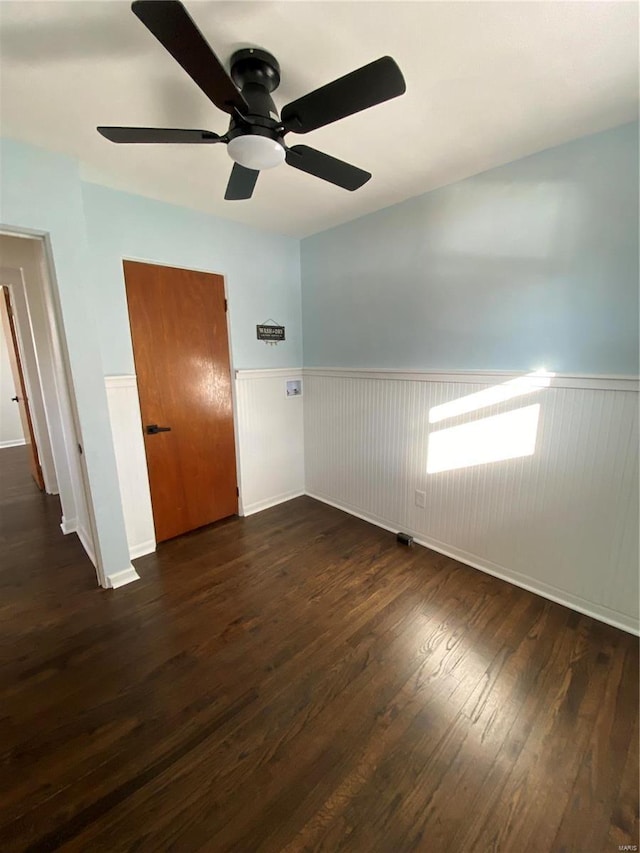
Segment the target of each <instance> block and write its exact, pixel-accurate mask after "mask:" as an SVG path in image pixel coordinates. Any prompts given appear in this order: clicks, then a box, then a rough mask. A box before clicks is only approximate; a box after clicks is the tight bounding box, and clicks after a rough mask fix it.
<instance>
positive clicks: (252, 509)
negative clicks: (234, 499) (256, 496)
mask: <svg viewBox="0 0 640 853" xmlns="http://www.w3.org/2000/svg"><path fill="white" fill-rule="evenodd" d="M304 494H305V493H304V491H300V490H295V491H293V492H284V493H283V494H281V495H276V496H275V497H273V498H268V499H267V500H264V501H256V502H255V503H252V504H248V505H247V506H243V507H242V514H243V515H253V514H254V513H256V512H262V510H263V509H269V507H272V506H277V505H278V504H282V503H284V502H285V501H291V500H293V498H299V497H302V495H304Z"/></svg>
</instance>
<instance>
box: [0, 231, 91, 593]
mask: <svg viewBox="0 0 640 853" xmlns="http://www.w3.org/2000/svg"><path fill="white" fill-rule="evenodd" d="M0 236H6V237H14V238H23V239H25V240H31V241H36V240H37V241H38V243H39V246H40V253H41V254H40V259H39V260H40V262H41V263H40V272H41V284H42V287H41V288H38V289H37V296H36V299H37V300H38V301H39V303H40V304H39V306H38V307H39V308H40V310H41V311H42V312H43V314H44V317H45V328H44V329H43V330H41V333H40V335H39V336H38V337H36V335H35V333H34V329H33V326H32V322H31V317H30V311H32V310H33V304H32V300H31V301H30V300H29V293H28V291H27V288H26V285H25V282H24V276H23V273H22V270H20V269H17V270H16V269H15V268H12V267H0V283H1V284H2V285H7V286H8V287H9V289H10V291H11V293H12V295H15V293H16V292H18V293H19V294H20V295H19V298H18V299H17V300H16V299H13V300H12V305H13V309H14V317H15V321H16V334H17V337H18V339H19V341H20V343H21V344H22V348H23V352H24V338H25V336H28V337H29V339H30V342H31V345H32V347H33V352H34V354H35V355H36V360H35V365H34V364H32V363H31V362H30V360H27V361H26V362H25V361H24V360H23V371H24V375H25V384H26V386H27V389H28V392H27V393H29V395H30V398H32V396H33V395H34V394H37V395H38V397H39V399H40V400H41V402H42V406H43V410H44V420H45V423H44V425H43V424H42V423H39V424H38V426H37V427H36V424H35V422H34V431H35V432H36V441H37V442H38V448H39V449H40V448H41V442H42V440H43V434H44V436H46V442H47V443H48V446H49V448H50V452H51V465H52V467H53V470H54V472H55V486H56V488H55V492H54V493H55V494H59V495H60V503H61V506H62V511H63V514H62V518H61V523H60V529H61V530H62V533H64V534H68V533H76V534H77V535H78V538H79V539H80V542H81V543H82V546H83V548H84V550H85V551H86V553H87V555H88V557H89V559H90V560H91V562H92V563H93V566H94V568H95V573H96V577H97V581H98V584H99V585H100V586H102V587H106V586H107V581H106V575H105V573H104V570H103V567H102V563H101V559H100V556H99V549H98V548H97V547H96V544H97V541H98V540H97V533H96V529H97V528H96V522H95V518H94V514H93V503H92V498H91V489H90V487H89V479H88V475H87V471H86V465H85V463H84V458H83V456H82V455H81V454H80V453H79V452H78V449H79V447H80V446H81V432H80V426H79V422H78V416H77V408H76V407H77V404H76V397H75V390H74V386H73V382H72V381H71V368H70V365H69V361H68V356H67V351H66V338H65V336H64V331H63V328H64V327H63V325H62V321H61V316H62V315H61V308H60V302H59V297H58V293H57V289H56V285H55V281H56V278H55V266H54V262H53V251H52V247H51V241H50V236H49V234H48V233H46V232H43V231H37V230H33V229H29V228H15V227H13V226H7V225H4V224H3V225H2V226H1V227H0ZM16 273H17V277H16ZM16 289H18V290H17V291H16ZM34 292H35V291H34ZM22 297H24V299H23V298H22ZM38 353H39V354H40V358H42V356H43V355H44V357H45V358H46V359H47V360H49V361H50V363H51V365H52V367H53V377H52V381H51V383H50V385H51V387H49V388H48V392H49V393H48V394H45V393H44V391H43V385H42V380H41V376H40V374H39V371H38V363H37V354H38ZM47 398H48V400H49V401H47ZM52 401H55V404H54V405H52V404H51V403H52ZM32 414H33V407H32ZM54 430H56V431H57V432H58V435H59V442H58V449H57V451H56V449H55V445H56V443H55V442H54V441H52V432H53V431H54ZM42 455H43V454H42V453H41V454H40V462H41V465H42V467H43V475H44V464H43V459H42ZM60 468H62V469H64V470H65V472H66V473H67V474H68V475H69V476H68V478H62V477H61V476H60V470H59V469H60ZM63 479H65V480H67V482H68V483H69V485H68V486H65V485H62V488H60V486H61V483H60V481H61V480H63ZM74 484H75V485H74ZM46 486H47V477H45V487H46ZM47 491H48V489H47ZM81 503H82V504H83V508H86V522H87V524H86V526H84V525H82V524H81V522H80V518H79V513H78V505H79V504H81ZM67 513H69V515H67Z"/></svg>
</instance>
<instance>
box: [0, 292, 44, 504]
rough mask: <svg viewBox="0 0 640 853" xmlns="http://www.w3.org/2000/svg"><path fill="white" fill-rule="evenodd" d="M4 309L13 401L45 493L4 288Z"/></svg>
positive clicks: (37, 479) (34, 472)
mask: <svg viewBox="0 0 640 853" xmlns="http://www.w3.org/2000/svg"><path fill="white" fill-rule="evenodd" d="M2 292H3V300H2V304H3V309H2V312H1V313H2V326H3V331H4V336H5V340H6V342H7V351H8V353H9V364H10V365H11V373H12V375H13V387H14V388H15V394H16V396H15V397H13V401H14V402H15V403H16V404H17V406H18V409H19V411H20V421H21V423H22V432H23V435H24V440H25V443H26V445H27V451H28V454H29V468H30V470H31V475H32V476H33V479H34V480H35V482H36V485H37V487H38V488H39V489H40V491H41V492H43V491H44V478H43V476H42V468H41V466H40V459H39V457H38V445H37V444H36V437H35V433H34V431H33V421H32V420H31V412H30V411H29V398H28V397H27V386H26V383H25V381H24V372H23V369H22V361H21V359H20V350H19V348H18V335H17V333H16V324H15V317H14V315H13V308H12V307H11V297H10V294H9V288H8V287H3V288H2Z"/></svg>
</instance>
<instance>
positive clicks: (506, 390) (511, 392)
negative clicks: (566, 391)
mask: <svg viewBox="0 0 640 853" xmlns="http://www.w3.org/2000/svg"><path fill="white" fill-rule="evenodd" d="M554 376H555V374H554V373H548V372H547V371H546V370H544V368H542V369H540V370H534V371H533V373H527V375H526V376H518V377H517V378H516V379H510V380H509V381H508V382H503V383H502V384H501V385H493V386H492V387H491V388H485V389H484V391H478V392H477V393H475V394H468V395H467V396H466V397H459V398H458V399H457V400H451V401H450V402H448V403H442V404H441V405H439V406H434V407H433V408H432V409H430V411H429V423H431V424H437V423H439V422H440V421H444V420H446V418H453V417H455V416H456V415H464V414H467V412H475V411H477V410H478V409H484V408H485V407H486V406H494V405H495V404H496V403H502V402H504V401H505V400H512V399H513V398H514V397H521V396H522V395H523V394H531V393H532V392H534V391H539V390H540V389H541V388H548V387H549V385H550V384H551V379H552V378H553V377H554Z"/></svg>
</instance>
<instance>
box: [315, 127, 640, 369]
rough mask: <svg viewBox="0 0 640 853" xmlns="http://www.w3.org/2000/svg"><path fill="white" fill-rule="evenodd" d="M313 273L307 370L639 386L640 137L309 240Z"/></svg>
mask: <svg viewBox="0 0 640 853" xmlns="http://www.w3.org/2000/svg"><path fill="white" fill-rule="evenodd" d="M399 156H401V153H400V154H399ZM301 262H302V282H303V297H302V298H303V336H304V364H305V365H306V366H324V367H327V366H333V367H380V368H398V369H402V368H414V369H428V368H431V369H438V368H440V369H460V370H469V369H478V370H483V369H495V370H531V369H534V368H538V367H546V368H547V369H548V370H555V371H558V372H569V373H571V372H576V373H595V374H637V373H638V125H637V124H632V125H626V126H623V127H620V128H616V129H614V130H611V131H607V132H605V133H600V134H596V135H594V136H590V137H585V138H583V139H580V140H577V141H575V142H571V143H568V144H567V145H562V146H560V147H558V148H552V149H549V150H546V151H543V152H541V153H540V154H536V155H534V156H531V157H527V158H526V159H523V160H518V161H516V162H514V163H510V164H509V165H507V166H503V167H501V168H498V169H493V170H491V171H489V172H486V173H484V174H481V175H477V176H475V177H473V178H469V179H467V180H465V181H461V182H459V183H457V184H453V185H450V186H447V187H444V188H442V189H439V190H435V191H433V192H430V193H427V194H425V195H422V196H419V197H416V198H413V199H410V200H409V201H406V202H403V203H401V204H398V205H395V206H394V207H390V208H386V209H384V210H381V211H379V212H377V213H374V214H371V215H369V216H366V217H363V218H361V219H358V220H355V221H353V222H350V223H347V224H345V225H341V226H339V227H337V228H334V229H332V230H330V231H326V232H323V233H321V234H317V235H315V236H312V237H309V238H307V239H306V240H304V241H303V242H302V253H301Z"/></svg>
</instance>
